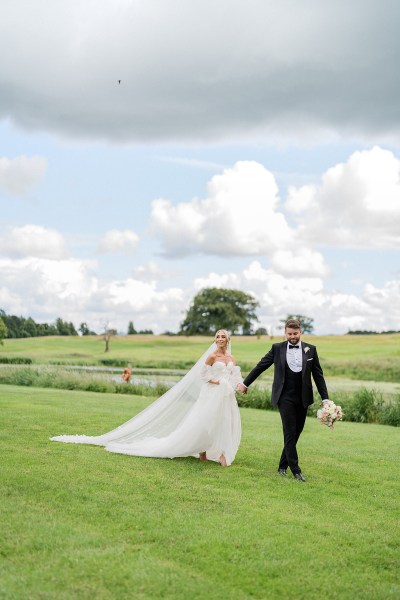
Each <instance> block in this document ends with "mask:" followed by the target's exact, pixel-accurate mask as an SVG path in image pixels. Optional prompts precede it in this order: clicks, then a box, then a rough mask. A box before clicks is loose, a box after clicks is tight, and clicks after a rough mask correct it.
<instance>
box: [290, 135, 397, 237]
mask: <svg viewBox="0 0 400 600" xmlns="http://www.w3.org/2000/svg"><path fill="white" fill-rule="evenodd" d="M286 208H287V209H288V210H289V211H292V212H293V213H294V214H297V215H300V218H301V224H300V225H299V230H298V235H299V237H300V239H302V240H303V241H309V242H310V241H311V242H319V243H322V244H332V245H340V246H342V247H343V246H345V247H346V246H347V247H352V248H354V247H360V246H361V247H389V248H390V247H398V246H399V245H400V228H399V223H400V160H399V159H398V158H396V157H395V156H394V154H393V153H392V152H390V151H389V150H383V149H382V148H379V147H377V146H376V147H374V148H372V149H371V150H365V151H362V152H354V154H352V155H351V156H350V157H349V159H348V160H347V162H346V163H341V164H338V165H336V166H335V167H332V168H330V169H328V170H327V171H326V173H325V174H324V175H323V177H322V181H321V184H320V185H318V186H317V185H308V186H303V187H301V188H294V187H292V188H290V190H289V194H288V199H287V202H286Z"/></svg>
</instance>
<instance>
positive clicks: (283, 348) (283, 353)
mask: <svg viewBox="0 0 400 600" xmlns="http://www.w3.org/2000/svg"><path fill="white" fill-rule="evenodd" d="M286 351H287V342H282V345H281V365H282V373H285V369H286Z"/></svg>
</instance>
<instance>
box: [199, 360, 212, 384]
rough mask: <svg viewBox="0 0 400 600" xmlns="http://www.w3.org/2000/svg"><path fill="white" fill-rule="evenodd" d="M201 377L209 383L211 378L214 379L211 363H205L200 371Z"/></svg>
mask: <svg viewBox="0 0 400 600" xmlns="http://www.w3.org/2000/svg"><path fill="white" fill-rule="evenodd" d="M200 379H201V380H202V381H203V382H204V383H208V382H209V381H210V379H212V377H211V367H210V365H205V364H204V365H203V366H202V368H201V371H200Z"/></svg>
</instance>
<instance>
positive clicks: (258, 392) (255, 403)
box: [236, 386, 272, 410]
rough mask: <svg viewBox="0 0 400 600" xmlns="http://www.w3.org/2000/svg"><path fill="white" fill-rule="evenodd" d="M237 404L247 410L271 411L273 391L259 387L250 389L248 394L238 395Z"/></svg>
mask: <svg viewBox="0 0 400 600" xmlns="http://www.w3.org/2000/svg"><path fill="white" fill-rule="evenodd" d="M236 398H237V402H238V405H239V406H243V407H246V408H262V409H264V410H271V409H272V404H271V391H270V390H269V389H261V388H259V387H257V386H256V387H254V388H250V389H249V390H248V392H247V394H237V395H236Z"/></svg>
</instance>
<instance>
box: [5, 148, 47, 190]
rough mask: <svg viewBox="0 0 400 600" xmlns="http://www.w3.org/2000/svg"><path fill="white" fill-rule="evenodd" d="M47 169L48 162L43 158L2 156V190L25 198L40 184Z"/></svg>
mask: <svg viewBox="0 0 400 600" xmlns="http://www.w3.org/2000/svg"><path fill="white" fill-rule="evenodd" d="M46 169H47V160H46V159H45V158H43V157H42V156H31V157H29V156H17V157H16V158H7V157H5V156H0V190H2V189H3V190H4V191H6V192H8V193H10V194H15V195H16V196H23V195H24V194H27V193H28V192H29V191H30V190H31V188H32V187H33V186H34V185H36V184H37V183H39V181H40V180H41V179H42V178H43V177H44V175H45V173H46Z"/></svg>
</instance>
